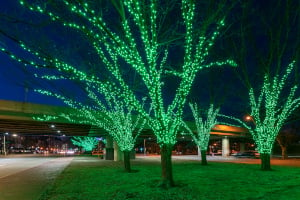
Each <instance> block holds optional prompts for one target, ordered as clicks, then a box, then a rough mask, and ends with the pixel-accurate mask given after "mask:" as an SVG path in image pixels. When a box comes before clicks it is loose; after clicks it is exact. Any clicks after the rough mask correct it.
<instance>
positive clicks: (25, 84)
mask: <svg viewBox="0 0 300 200" xmlns="http://www.w3.org/2000/svg"><path fill="white" fill-rule="evenodd" d="M16 2H17V1H16V0H5V1H0V30H6V25H5V23H3V21H2V22H1V18H2V19H5V21H10V20H9V19H8V16H17V17H19V16H23V17H24V18H18V19H23V20H24V21H26V20H27V22H30V21H33V22H38V23H41V22H43V20H44V18H43V17H41V18H39V17H40V15H38V14H36V13H32V12H29V11H28V10H24V9H21V8H20V6H19V5H18V4H17V3H16ZM261 2H263V3H261ZM272 2H274V1H261V0H257V1H253V2H252V4H251V3H249V5H248V6H249V8H248V9H247V10H246V11H247V12H246V14H245V13H244V12H243V10H242V8H241V7H239V5H237V8H235V9H233V11H232V13H230V14H229V17H228V21H229V22H228V23H229V26H228V29H227V30H226V32H225V33H224V35H222V38H223V39H222V40H218V41H217V43H216V47H215V49H214V55H215V56H216V57H219V58H232V59H234V60H236V61H237V62H238V63H239V64H241V63H244V65H245V70H247V74H248V75H249V77H250V78H249V79H250V80H251V81H252V83H255V84H256V85H259V84H260V83H259V81H257V80H259V79H260V78H261V77H262V76H261V74H262V72H266V71H268V70H266V69H267V66H266V65H264V64H262V62H261V58H267V57H268V56H269V55H268V52H269V50H270V48H273V49H274V48H277V47H276V46H275V47H274V45H273V46H272V47H271V46H270V44H272V43H274V41H273V40H271V39H270V38H269V36H268V34H267V33H268V30H267V28H266V27H267V26H269V25H270V26H269V27H270V30H272V31H274V30H276V28H280V25H281V23H282V24H283V23H284V21H282V19H283V18H284V16H285V13H284V12H283V11H282V10H283V9H284V7H283V6H282V5H279V6H278V7H276V6H277V5H273V4H272ZM278 2H285V1H283V0H282V1H278ZM251 6H252V7H251ZM293 6H294V5H293ZM297 6H298V7H299V5H298V4H297ZM298 7H297V8H298ZM278 8H280V9H281V10H280V9H278ZM276 9H277V10H276ZM296 10H297V9H296ZM293 12H296V11H293ZM287 13H289V12H287ZM243 14H245V15H246V16H244V15H243ZM290 14H291V17H293V16H294V14H295V13H290ZM28 20H29V21H28ZM291 21H293V20H292V19H291ZM242 22H243V23H242ZM265 23H266V24H265ZM11 24H13V25H12V30H18V31H19V33H14V36H18V37H21V38H26V37H28V38H30V40H32V39H33V38H32V35H34V34H36V32H35V31H38V30H39V29H37V30H31V29H28V27H27V26H26V25H20V24H21V23H14V22H12V23H11ZM241 24H243V27H244V28H245V29H246V31H245V32H244V34H245V35H246V43H247V44H246V45H247V47H248V49H247V52H246V53H245V54H246V55H245V56H244V57H243V51H242V46H241V45H242V40H241V39H240V38H241V32H240V28H241V27H242V26H241ZM45 26H46V28H44V29H43V30H42V32H41V34H40V35H43V33H45V35H47V34H48V36H49V35H50V40H49V41H54V43H57V44H56V47H57V48H58V49H59V50H60V51H61V52H63V53H65V55H69V53H68V52H64V51H63V49H61V47H59V44H62V43H65V44H66V48H67V47H70V48H72V49H76V45H79V44H76V40H77V38H76V37H78V36H76V34H74V38H73V39H72V40H73V41H75V42H74V44H72V45H74V46H71V44H70V46H68V45H67V43H66V41H68V40H70V38H71V36H73V35H72V34H73V33H71V36H70V35H68V34H70V33H67V32H66V33H65V32H64V30H63V29H62V30H60V29H61V27H60V28H59V26H57V25H51V24H50V25H49V24H46V25H45ZM298 26H299V16H297V19H296V21H293V22H291V24H287V27H293V29H292V30H291V31H290V32H291V35H292V36H291V38H290V39H289V41H288V45H290V44H291V41H293V42H295V44H299V40H295V37H296V36H295V35H297V34H295V32H296V31H298V30H299V27H298ZM284 28H285V27H284ZM54 29H56V30H54ZM283 30H284V29H283ZM52 32H53V34H50V33H52ZM57 32H60V33H61V34H57ZM30 33H31V34H30ZM66 37H68V38H66ZM48 39H49V38H48ZM272 39H273V38H272ZM280 40H282V41H283V40H284V38H280ZM7 41H8V40H7V38H6V37H4V36H3V35H1V34H0V46H1V45H3V44H4V45H10V42H7ZM38 41H43V37H41V38H39V40H38ZM283 42H284V41H283ZM295 44H294V45H292V46H291V47H290V46H288V47H287V49H289V50H287V51H286V52H285V53H284V56H283V57H284V58H283V60H282V62H283V63H287V62H288V61H289V60H290V59H291V57H294V56H293V54H294V52H295V51H296V50H295V49H294V46H297V45H295ZM80 45H87V44H81V43H80ZM279 46H280V45H279ZM298 46H299V45H298ZM12 48H13V49H14V47H12ZM49 48H50V49H51V46H50V47H49ZM14 50H16V49H14ZM59 50H58V52H59ZM83 50H84V49H83ZM83 50H78V51H75V50H74V51H72V52H73V53H75V55H77V56H78V55H80V56H82V55H84V54H83V52H81V51H83ZM16 51H17V52H18V50H16ZM173 52H177V53H178V52H180V51H173ZM85 56H87V57H82V58H84V59H85V60H87V58H88V56H89V55H85ZM177 56H178V55H176V54H175V53H174V55H173V58H174V59H175V58H176V57H177ZM179 56H180V55H179ZM273 57H276V54H275V53H274V56H273ZM285 58H286V59H285ZM84 59H82V60H84ZM272 59H274V58H272ZM75 61H76V60H75ZM245 63H246V64H245ZM271 63H272V64H270V66H269V68H272V69H273V68H274V69H275V67H274V66H276V64H275V63H276V59H274V60H271ZM77 64H78V63H77ZM84 64H85V63H79V64H78V65H80V66H83V65H84ZM0 65H1V67H0V99H7V100H16V101H28V102H33V103H41V104H51V105H63V104H62V103H61V102H60V101H58V100H56V99H55V98H51V97H47V96H43V95H40V94H38V93H35V92H34V91H33V88H36V87H40V86H41V85H40V84H41V83H39V82H36V81H35V80H33V79H32V73H33V72H32V71H26V70H24V68H23V67H20V65H19V64H17V63H16V62H12V61H11V60H10V59H9V58H8V57H7V55H5V54H3V53H0ZM264 67H266V68H264ZM241 69H242V68H241ZM241 69H240V70H237V71H236V72H237V73H235V72H234V70H232V69H231V68H230V67H222V68H215V69H213V70H203V71H201V72H199V74H198V76H197V79H196V80H195V84H194V85H193V88H192V93H191V95H190V96H189V100H191V101H196V102H200V101H201V103H202V104H206V105H207V104H208V102H209V101H210V100H211V101H214V102H217V103H218V104H221V105H223V109H224V110H225V111H226V112H228V113H229V112H232V113H240V114H241V113H246V112H247V103H248V102H247V87H246V86H247V85H246V84H245V83H244V82H243V81H244V80H245V79H244V78H245V77H244V76H243V75H241V74H243V73H241V72H242V70H241ZM271 71H272V70H271ZM275 71H276V70H275ZM279 71H282V69H280V70H279ZM272 73H273V72H272ZM237 74H239V75H237ZM239 76H240V78H241V79H242V81H241V80H240V79H239V78H238V77H239ZM172 81H173V82H174V83H176V80H172V78H171V79H170V82H172ZM42 86H45V85H43V84H42ZM61 87H63V86H61ZM68 87H70V86H68ZM172 89H173V88H167V89H165V93H166V94H167V96H168V95H169V94H168V93H170V96H172V94H171V93H172ZM203 100H204V101H203Z"/></svg>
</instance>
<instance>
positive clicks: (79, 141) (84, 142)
mask: <svg viewBox="0 0 300 200" xmlns="http://www.w3.org/2000/svg"><path fill="white" fill-rule="evenodd" d="M71 141H72V143H73V144H74V145H76V146H79V147H82V148H83V149H84V150H85V151H92V150H93V149H94V148H95V146H96V145H97V144H98V140H96V138H95V137H87V136H74V137H73V138H71Z"/></svg>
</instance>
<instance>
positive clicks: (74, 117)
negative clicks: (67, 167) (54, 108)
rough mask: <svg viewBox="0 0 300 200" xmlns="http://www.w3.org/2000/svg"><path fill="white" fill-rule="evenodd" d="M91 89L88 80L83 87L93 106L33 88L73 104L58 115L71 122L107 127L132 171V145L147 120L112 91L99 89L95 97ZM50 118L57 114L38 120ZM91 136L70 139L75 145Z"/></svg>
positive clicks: (126, 169) (84, 141)
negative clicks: (101, 96)
mask: <svg viewBox="0 0 300 200" xmlns="http://www.w3.org/2000/svg"><path fill="white" fill-rule="evenodd" d="M42 78H45V79H49V76H43V77H42ZM57 78H58V77H57ZM60 78H62V77H60ZM56 80H57V79H56ZM88 86H89V87H88ZM93 89H97V88H92V84H87V87H86V88H85V90H86V93H87V94H88V96H89V98H90V100H93V102H94V104H93V105H92V107H91V106H88V105H83V104H82V103H80V102H78V101H74V100H73V99H68V98H66V97H65V96H61V95H58V94H55V93H52V92H51V91H46V90H36V91H37V92H39V93H41V94H44V95H48V96H54V97H56V98H58V99H60V100H62V101H63V102H64V103H65V104H67V105H68V106H70V107H71V108H74V112H73V113H69V114H60V115H59V117H63V118H64V119H67V120H68V121H69V122H72V123H79V124H90V125H93V126H97V127H99V128H103V129H104V130H106V131H107V133H108V134H109V135H110V136H112V138H113V139H114V141H116V143H117V145H118V147H119V148H120V151H121V152H123V155H124V167H125V171H126V172H131V165H130V153H131V152H132V150H133V148H134V145H135V142H136V139H137V137H138V136H139V135H140V133H141V131H142V130H143V128H144V125H145V123H146V120H145V119H143V118H142V116H141V115H138V114H136V113H135V112H134V109H133V108H132V107H128V106H125V104H124V103H122V101H120V100H118V97H117V95H116V94H115V93H110V94H108V93H107V92H106V91H102V92H101V94H102V95H103V98H97V95H96V93H95V91H93ZM98 92H99V91H98ZM52 118H54V119H57V116H49V115H48V116H47V115H45V116H43V117H42V118H41V117H40V118H38V119H37V120H42V121H49V120H51V119H52ZM90 138H91V137H77V138H75V139H76V140H75V141H74V142H76V144H75V143H74V142H73V140H72V142H73V144H75V145H81V146H82V145H83V144H84V145H86V144H90V140H91V139H90ZM94 139H95V138H94Z"/></svg>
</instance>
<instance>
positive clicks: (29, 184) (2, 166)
mask: <svg viewBox="0 0 300 200" xmlns="http://www.w3.org/2000/svg"><path fill="white" fill-rule="evenodd" d="M72 160H73V157H58V158H55V157H52V158H51V157H25V158H24V157H12V158H0V200H37V199H38V198H39V197H40V195H41V193H42V192H43V191H44V190H45V189H46V187H47V186H48V185H49V184H51V183H52V181H53V180H54V179H55V178H56V176H57V175H58V174H60V173H61V171H62V170H63V169H64V168H65V167H66V166H67V165H68V164H69V163H70V162H71V161H72Z"/></svg>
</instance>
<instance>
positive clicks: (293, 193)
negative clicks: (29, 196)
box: [41, 157, 300, 200]
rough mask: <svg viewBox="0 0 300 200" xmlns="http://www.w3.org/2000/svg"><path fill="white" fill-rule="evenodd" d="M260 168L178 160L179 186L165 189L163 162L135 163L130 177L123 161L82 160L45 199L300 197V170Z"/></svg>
mask: <svg viewBox="0 0 300 200" xmlns="http://www.w3.org/2000/svg"><path fill="white" fill-rule="evenodd" d="M259 168H260V167H259V166H258V165H256V164H236V163H220V162H211V163H209V165H208V166H201V165H200V163H199V161H198V162H197V161H174V164H173V173H174V179H175V183H176V185H177V186H176V187H174V188H171V189H168V190H166V189H161V188H159V187H157V185H158V183H159V181H160V174H161V171H160V170H161V168H160V163H159V162H155V161H144V160H139V159H137V160H134V161H133V162H132V169H134V170H137V172H135V173H125V172H124V171H123V165H122V163H121V162H114V161H105V160H100V159H98V158H95V157H76V158H75V159H74V160H73V161H72V163H71V164H70V165H69V166H68V167H67V168H66V169H65V170H64V171H63V173H62V174H61V175H60V176H59V177H58V178H57V179H56V181H55V182H54V183H53V185H51V186H49V188H47V190H46V191H45V193H44V194H43V195H42V197H41V200H45V199H48V200H49V199H51V200H79V199H80V200H113V199H114V200H125V199H135V200H143V199H145V200H151V199H153V200H179V199H182V200H191V199H192V200H197V199H212V200H217V199H222V200H227V199H231V200H236V199H248V200H251V199H274V200H275V199H276V200H280V199H284V200H294V199H295V200H296V199H297V200H299V199H300V168H299V167H287V166H272V168H273V170H272V171H261V170H260V169H259Z"/></svg>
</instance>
